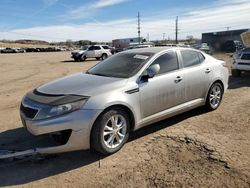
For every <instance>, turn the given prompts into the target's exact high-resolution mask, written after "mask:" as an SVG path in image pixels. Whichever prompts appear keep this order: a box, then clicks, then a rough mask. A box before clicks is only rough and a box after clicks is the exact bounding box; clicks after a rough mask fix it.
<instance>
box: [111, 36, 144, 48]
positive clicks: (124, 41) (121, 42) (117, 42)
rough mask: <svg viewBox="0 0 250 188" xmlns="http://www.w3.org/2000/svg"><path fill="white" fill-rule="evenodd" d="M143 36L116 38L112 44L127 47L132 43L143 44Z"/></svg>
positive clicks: (117, 46)
mask: <svg viewBox="0 0 250 188" xmlns="http://www.w3.org/2000/svg"><path fill="white" fill-rule="evenodd" d="M142 41H143V38H140V40H139V38H138V37H135V38H125V39H115V40H113V41H112V44H113V46H114V47H116V48H127V47H129V46H130V44H135V43H137V44H139V42H140V44H142Z"/></svg>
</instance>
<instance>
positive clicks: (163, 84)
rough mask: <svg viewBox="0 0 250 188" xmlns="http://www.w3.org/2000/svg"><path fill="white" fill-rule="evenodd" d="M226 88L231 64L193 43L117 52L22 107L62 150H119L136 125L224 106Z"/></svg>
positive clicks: (31, 96)
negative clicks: (227, 64)
mask: <svg viewBox="0 0 250 188" xmlns="http://www.w3.org/2000/svg"><path fill="white" fill-rule="evenodd" d="M227 87H228V69H227V67H226V63H225V62H223V61H220V60H217V59H215V58H213V57H211V56H210V55H207V54H205V53H203V52H201V51H198V50H194V49H188V48H177V47H176V48H163V47H152V48H144V49H134V50H128V51H125V52H121V53H118V54H116V55H114V56H112V57H110V58H108V59H106V60H104V61H102V62H100V63H98V64H97V65H95V66H94V67H92V68H91V69H89V70H88V71H87V72H86V73H82V72H81V73H77V74H74V75H71V76H67V77H64V78H61V79H58V80H55V81H52V82H50V83H47V84H44V85H42V86H40V87H38V88H36V89H34V90H32V91H30V92H29V93H27V94H26V95H25V96H24V98H23V100H22V102H21V107H20V114H21V119H22V122H23V125H24V126H25V127H26V128H27V130H28V131H29V132H31V133H32V134H33V135H44V134H50V135H53V136H54V137H55V138H56V139H57V140H58V141H59V143H60V144H59V145H56V146H52V147H44V148H37V151H38V152H40V153H47V154H48V153H60V152H67V151H73V150H81V149H89V148H93V149H95V150H96V151H98V152H101V153H104V154H112V153H114V152H117V151H118V150H119V149H121V148H122V146H123V145H124V144H125V143H126V141H127V140H128V137H129V133H130V132H131V131H135V130H137V129H140V128H142V127H144V126H146V125H150V124H152V123H154V122H157V121H160V120H162V119H165V118H168V117H170V116H174V115H176V114H179V113H182V112H185V111H188V110H190V109H193V108H196V107H199V106H204V107H206V108H207V109H208V110H215V109H217V108H218V107H219V105H220V103H221V100H222V96H223V94H224V91H225V90H226V89H227Z"/></svg>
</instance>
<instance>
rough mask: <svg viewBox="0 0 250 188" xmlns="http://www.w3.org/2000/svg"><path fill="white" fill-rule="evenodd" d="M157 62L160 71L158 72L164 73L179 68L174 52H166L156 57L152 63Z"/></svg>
mask: <svg viewBox="0 0 250 188" xmlns="http://www.w3.org/2000/svg"><path fill="white" fill-rule="evenodd" d="M154 64H159V65H160V68H161V69H160V72H159V73H158V74H164V73H167V72H171V71H174V70H177V69H179V65H178V60H177V56H176V53H175V52H168V53H166V54H163V55H161V56H160V57H158V58H157V59H156V60H155V61H154V62H153V64H152V65H154Z"/></svg>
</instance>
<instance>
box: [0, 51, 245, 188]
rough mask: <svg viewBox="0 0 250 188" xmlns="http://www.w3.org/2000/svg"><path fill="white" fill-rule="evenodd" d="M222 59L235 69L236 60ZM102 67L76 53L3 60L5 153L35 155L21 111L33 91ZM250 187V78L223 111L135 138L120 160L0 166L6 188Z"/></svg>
mask: <svg viewBox="0 0 250 188" xmlns="http://www.w3.org/2000/svg"><path fill="white" fill-rule="evenodd" d="M217 57H218V58H219V59H224V60H226V61H227V63H228V65H230V63H231V58H230V56H229V55H225V54H219V55H217ZM95 63H96V61H95V60H88V61H86V62H84V63H74V62H72V61H71V60H70V53H69V52H58V53H29V54H0V149H9V148H19V149H20V148H29V147H32V145H33V144H34V143H36V142H40V140H37V138H34V137H33V136H32V135H30V134H29V133H27V131H26V130H25V129H24V128H22V125H21V121H20V118H19V104H20V101H21V98H22V96H23V95H24V94H25V93H26V92H28V91H29V90H31V89H33V88H34V87H37V86H39V85H41V84H43V83H45V82H48V81H50V80H52V79H55V78H58V77H62V76H66V75H69V74H71V73H75V72H80V71H84V70H86V69H88V68H89V67H91V66H92V65H94V64H95ZM20 185H21V186H24V187H250V75H249V74H248V75H247V74H245V75H243V76H242V78H232V77H230V81H229V89H228V90H227V91H226V93H225V95H224V100H223V102H222V104H221V106H220V108H219V109H218V110H216V111H213V112H205V111H204V110H203V109H201V108H199V109H196V110H192V111H190V112H187V113H184V114H181V115H178V116H176V117H173V118H170V119H166V120H164V121H161V122H159V123H155V124H153V125H150V126H148V127H146V128H143V129H141V130H139V131H137V132H135V133H133V134H132V135H131V137H130V139H129V142H128V143H127V144H126V145H125V146H124V148H123V149H122V150H120V151H119V152H118V153H116V154H114V155H111V156H108V157H104V156H102V155H99V154H96V153H94V152H91V151H78V152H71V153H65V154H60V155H53V156H47V157H46V158H37V157H31V158H25V159H20V160H15V161H0V186H20Z"/></svg>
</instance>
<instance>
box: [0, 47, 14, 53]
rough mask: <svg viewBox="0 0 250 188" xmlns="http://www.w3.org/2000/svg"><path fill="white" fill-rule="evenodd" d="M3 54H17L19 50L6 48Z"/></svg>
mask: <svg viewBox="0 0 250 188" xmlns="http://www.w3.org/2000/svg"><path fill="white" fill-rule="evenodd" d="M1 53H17V50H16V49H15V48H5V49H3V50H1Z"/></svg>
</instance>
